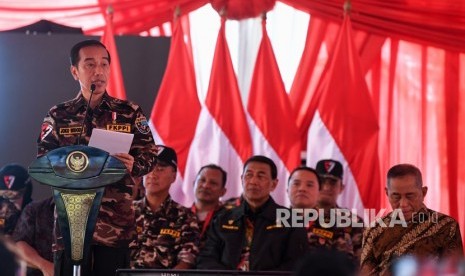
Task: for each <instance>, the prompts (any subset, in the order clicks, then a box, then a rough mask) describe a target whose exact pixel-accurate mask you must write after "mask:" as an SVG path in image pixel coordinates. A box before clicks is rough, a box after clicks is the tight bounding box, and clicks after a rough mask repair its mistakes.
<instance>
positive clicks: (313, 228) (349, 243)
mask: <svg viewBox="0 0 465 276" xmlns="http://www.w3.org/2000/svg"><path fill="white" fill-rule="evenodd" d="M335 208H336V209H341V208H339V207H337V206H336V207H335ZM342 209H343V208H342ZM347 212H349V211H348V210H347ZM350 217H352V213H350ZM357 218H358V220H357V222H359V223H363V220H362V218H360V217H357ZM319 219H320V218H317V219H316V220H315V221H313V222H310V225H309V226H308V227H307V237H308V244H309V248H310V250H312V248H328V249H335V250H338V251H341V252H345V253H347V254H348V255H349V256H350V257H351V258H353V260H354V262H355V263H356V264H357V266H358V264H359V263H360V254H361V248H362V234H363V230H364V228H363V227H336V226H335V225H334V226H332V227H329V228H325V227H323V226H321V225H320V222H319ZM324 221H325V223H329V222H330V211H329V210H325V213H324Z"/></svg>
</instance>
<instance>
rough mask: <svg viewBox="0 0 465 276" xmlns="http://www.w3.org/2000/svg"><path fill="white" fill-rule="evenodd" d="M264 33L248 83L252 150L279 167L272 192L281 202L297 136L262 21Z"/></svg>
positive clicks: (296, 151) (297, 155)
mask: <svg viewBox="0 0 465 276" xmlns="http://www.w3.org/2000/svg"><path fill="white" fill-rule="evenodd" d="M262 28H263V37H262V42H261V44H260V48H259V50H258V54H257V61H256V63H255V69H254V73H253V77H252V84H251V87H250V94H249V101H248V105H247V110H248V111H249V114H250V116H251V119H252V121H253V122H251V124H250V125H251V132H252V137H253V139H254V154H261V155H265V156H268V157H270V158H272V159H273V160H274V161H275V163H277V166H278V168H279V174H278V179H279V181H280V183H281V184H280V185H278V188H277V190H276V191H275V193H273V196H274V198H275V199H276V200H277V201H278V202H279V203H281V204H285V203H287V202H288V199H287V196H286V185H285V183H286V182H287V177H288V175H289V171H291V170H293V169H294V168H295V167H297V166H298V165H299V164H300V139H299V135H298V131H297V126H296V123H295V117H294V112H293V109H292V107H291V103H290V100H289V97H288V95H287V93H286V90H285V88H284V83H283V81H282V79H281V74H280V72H279V68H278V64H277V62H276V58H275V56H274V53H273V49H272V46H271V42H270V39H269V37H268V34H267V32H266V21H265V20H263V22H262Z"/></svg>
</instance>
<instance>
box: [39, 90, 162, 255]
mask: <svg viewBox="0 0 465 276" xmlns="http://www.w3.org/2000/svg"><path fill="white" fill-rule="evenodd" d="M86 105H87V101H86V100H85V98H84V97H83V96H82V94H81V93H79V94H78V95H77V97H76V98H74V99H73V100H70V101H68V102H65V103H62V104H59V105H56V106H54V107H53V108H52V109H50V111H49V112H48V114H47V116H46V117H45V118H44V122H43V124H42V130H41V133H40V136H39V139H38V156H42V155H44V154H46V153H47V152H49V151H50V150H53V149H56V148H59V147H63V146H70V145H75V144H77V140H78V136H79V133H80V132H81V123H82V121H83V119H84V116H85V110H86ZM87 118H88V119H87V120H86V121H85V124H84V130H83V133H82V137H81V139H80V144H81V145H87V144H88V143H89V139H90V136H91V134H92V129H94V128H99V129H106V130H111V131H117V132H124V133H132V134H134V138H133V141H132V145H131V148H130V150H129V154H131V155H132V156H133V157H134V166H133V168H132V172H131V175H132V176H142V175H144V174H147V173H148V172H150V171H151V169H152V167H153V165H154V164H155V152H156V151H155V143H154V141H153V137H152V133H151V131H150V128H149V126H148V123H147V119H146V117H145V115H144V114H143V112H142V110H141V108H140V107H139V106H138V105H136V104H134V103H132V102H128V101H123V100H119V99H116V98H112V97H110V96H109V95H108V94H107V93H106V92H105V94H104V95H103V96H102V101H101V102H100V104H98V105H97V106H96V107H95V108H94V109H93V110H91V109H89V112H88V115H87ZM133 185H134V183H133V181H132V180H131V177H130V176H129V175H127V176H126V177H124V178H123V179H122V180H120V181H119V182H117V183H115V184H112V185H109V186H106V187H105V193H104V195H103V198H102V203H101V206H100V210H99V214H98V218H97V224H96V227H95V232H94V242H95V243H97V244H101V245H104V246H109V247H127V246H128V244H129V242H130V241H131V240H132V239H133V238H134V235H135V227H134V209H133V207H132V186H133ZM57 238H58V241H57V244H56V246H55V249H56V250H58V249H63V248H64V247H63V243H62V242H61V241H60V237H59V236H58V237H57Z"/></svg>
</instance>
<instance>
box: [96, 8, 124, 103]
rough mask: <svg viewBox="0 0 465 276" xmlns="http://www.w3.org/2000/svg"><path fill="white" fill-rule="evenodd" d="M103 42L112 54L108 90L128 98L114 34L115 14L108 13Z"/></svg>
mask: <svg viewBox="0 0 465 276" xmlns="http://www.w3.org/2000/svg"><path fill="white" fill-rule="evenodd" d="M101 42H102V43H103V44H104V45H105V46H106V47H107V50H108V52H110V56H111V64H110V79H109V80H108V85H107V92H108V94H109V95H110V96H112V97H115V98H118V99H122V100H126V90H125V89H124V81H123V74H122V73H121V65H120V62H119V56H118V49H117V47H116V42H115V36H114V34H113V15H112V14H108V15H107V18H106V24H105V30H104V32H103V36H102V38H101Z"/></svg>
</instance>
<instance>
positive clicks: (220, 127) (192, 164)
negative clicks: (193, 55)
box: [184, 18, 252, 202]
mask: <svg viewBox="0 0 465 276" xmlns="http://www.w3.org/2000/svg"><path fill="white" fill-rule="evenodd" d="M251 154H252V144H251V139H250V133H249V129H248V126H247V121H246V118H245V112H244V108H243V105H242V100H241V97H240V94H239V87H238V84H237V78H236V75H235V72H234V68H233V64H232V61H231V56H230V52H229V48H228V45H227V41H226V35H225V19H224V18H222V20H221V27H220V30H219V33H218V40H217V43H216V49H215V54H214V57H213V64H212V70H211V75H210V82H209V87H208V91H207V96H206V99H205V106H204V107H203V109H202V112H201V114H200V118H199V122H198V124H197V132H196V135H195V138H194V141H193V142H192V146H191V151H190V153H189V159H188V165H187V169H186V177H185V182H184V184H185V186H187V185H190V186H192V185H193V182H194V180H195V177H196V174H197V172H198V170H199V169H200V168H201V167H202V166H204V165H207V164H209V163H214V164H217V165H219V166H221V167H222V168H223V169H224V170H226V172H227V173H228V175H227V183H226V189H227V192H226V195H225V196H224V198H223V199H228V198H230V197H237V196H239V195H240V194H241V193H242V186H241V179H240V176H241V174H242V167H243V163H244V161H245V160H246V159H247V158H249V157H250V156H251ZM192 196H193V192H192ZM192 201H193V198H192ZM192 201H191V202H192Z"/></svg>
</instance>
